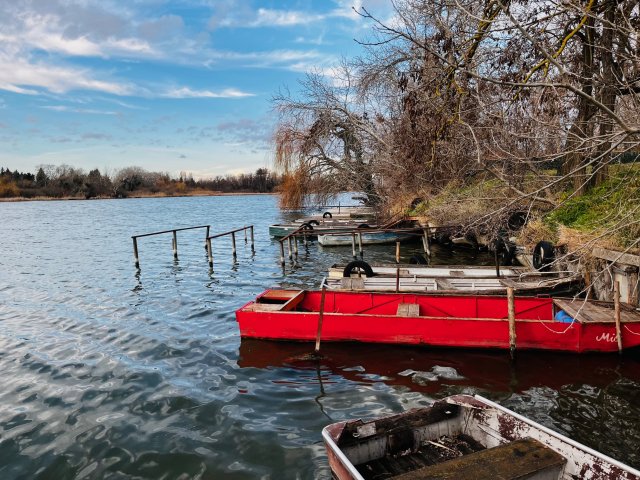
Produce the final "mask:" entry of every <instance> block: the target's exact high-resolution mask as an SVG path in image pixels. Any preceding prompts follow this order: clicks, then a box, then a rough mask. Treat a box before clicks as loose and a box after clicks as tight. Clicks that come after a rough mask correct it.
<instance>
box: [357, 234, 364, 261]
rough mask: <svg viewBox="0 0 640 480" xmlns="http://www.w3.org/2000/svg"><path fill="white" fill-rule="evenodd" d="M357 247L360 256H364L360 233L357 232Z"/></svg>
mask: <svg viewBox="0 0 640 480" xmlns="http://www.w3.org/2000/svg"><path fill="white" fill-rule="evenodd" d="M358 247H359V248H360V258H364V250H362V234H361V233H359V234H358Z"/></svg>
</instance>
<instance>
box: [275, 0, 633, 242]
mask: <svg viewBox="0 0 640 480" xmlns="http://www.w3.org/2000/svg"><path fill="white" fill-rule="evenodd" d="M394 7H395V15H394V16H393V18H392V19H390V20H389V19H380V18H376V17H375V16H374V15H373V14H371V13H370V12H369V11H367V10H365V9H364V8H363V9H360V10H359V11H358V13H359V14H360V15H361V16H362V17H363V18H364V19H365V20H367V21H369V22H370V24H371V26H372V33H371V35H370V36H369V37H368V38H364V39H361V40H360V43H361V44H362V45H363V46H364V49H365V54H364V55H363V56H361V57H359V58H354V59H347V60H345V61H344V62H343V64H342V66H341V67H340V68H339V69H336V70H335V71H334V72H333V74H332V75H331V76H327V75H320V74H314V73H312V74H309V75H308V76H307V77H306V79H305V81H304V82H303V83H302V85H301V87H302V88H301V91H300V93H299V94H295V95H294V94H292V93H290V92H289V91H281V92H278V93H277V94H276V95H275V96H274V106H275V109H276V111H277V112H278V113H279V123H278V128H277V132H276V137H275V140H276V147H275V159H276V164H277V165H278V166H279V167H280V168H282V169H283V171H284V172H285V173H286V175H287V178H286V179H285V181H284V184H283V190H284V192H285V194H284V195H283V196H282V200H283V203H284V204H285V205H286V206H298V205H299V204H301V203H302V202H304V199H305V198H306V197H305V195H306V194H308V193H316V194H319V195H320V196H322V195H325V196H326V195H332V194H335V193H336V192H338V191H344V190H348V191H361V192H363V193H364V194H365V195H366V197H367V201H368V203H370V204H373V205H377V206H379V207H380V208H381V209H383V210H386V211H388V212H396V213H398V212H407V213H414V214H420V215H423V216H424V217H426V218H427V219H428V220H429V221H431V222H432V223H433V224H435V225H440V226H441V225H450V226H455V227H457V228H458V230H459V231H460V232H461V233H463V234H464V233H466V234H471V235H478V236H479V235H482V236H485V237H488V238H493V239H495V238H497V237H499V236H507V235H508V236H513V235H516V234H518V235H520V236H521V238H522V241H525V242H531V241H534V242H535V241H538V240H542V239H543V238H540V237H541V236H547V235H551V236H553V237H554V238H553V240H556V241H559V242H562V241H565V240H566V242H567V244H569V243H570V242H569V241H568V240H567V239H569V238H578V237H580V238H581V239H582V240H583V241H587V242H588V243H589V242H591V243H589V245H592V244H595V243H597V242H604V243H606V244H608V245H615V246H616V247H618V248H621V249H624V250H630V249H631V250H633V249H637V248H638V247H640V201H638V187H639V178H640V168H639V165H640V164H638V163H637V162H638V160H639V158H640V42H639V40H640V39H639V38H638V37H639V33H638V32H639V31H640V11H639V9H640V7H638V3H637V2H635V1H630V0H621V1H617V2H611V1H608V0H585V1H568V2H560V3H558V2H542V3H541V2H519V1H518V2H516V1H509V0H483V1H480V2H478V1H470V0H469V1H455V2H454V1H449V0H433V1H429V2H426V1H421V0H398V1H396V2H394ZM522 220H524V222H526V223H527V225H528V226H527V227H526V228H525V230H524V231H520V227H521V226H522V223H523V221H522ZM518 232H519V233H518ZM585 238H586V239H587V240H585ZM544 239H545V240H546V239H547V238H544Z"/></svg>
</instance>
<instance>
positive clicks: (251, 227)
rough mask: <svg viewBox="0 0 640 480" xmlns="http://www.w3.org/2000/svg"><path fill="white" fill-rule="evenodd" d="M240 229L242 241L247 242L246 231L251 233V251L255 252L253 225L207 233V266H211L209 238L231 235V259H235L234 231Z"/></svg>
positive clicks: (211, 250)
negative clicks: (212, 233)
mask: <svg viewBox="0 0 640 480" xmlns="http://www.w3.org/2000/svg"><path fill="white" fill-rule="evenodd" d="M242 231H244V243H247V231H249V232H250V233H251V253H255V252H256V248H255V239H254V236H253V225H248V226H246V227H240V228H236V229H235V230H229V231H228V232H223V233H217V234H215V235H211V236H208V235H207V239H206V242H207V258H208V259H209V268H213V249H212V248H211V240H213V239H214V238H220V237H224V236H226V235H231V254H232V255H233V259H234V260H235V259H236V257H237V251H236V233H238V232H242Z"/></svg>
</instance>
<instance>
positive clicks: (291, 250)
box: [287, 237, 293, 260]
mask: <svg viewBox="0 0 640 480" xmlns="http://www.w3.org/2000/svg"><path fill="white" fill-rule="evenodd" d="M287 247H288V248H289V260H293V249H292V248H291V237H289V238H287Z"/></svg>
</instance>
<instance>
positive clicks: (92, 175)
mask: <svg viewBox="0 0 640 480" xmlns="http://www.w3.org/2000/svg"><path fill="white" fill-rule="evenodd" d="M281 181H282V179H281V177H280V176H279V175H277V174H274V173H272V172H270V171H269V170H267V169H264V168H260V169H258V170H256V172H255V173H246V174H245V173H242V174H238V175H225V176H217V177H213V178H205V179H199V180H194V178H193V175H191V174H188V173H184V172H183V173H181V174H180V176H179V177H178V178H173V177H172V176H171V175H169V174H168V173H166V172H149V171H147V170H144V169H142V168H140V167H127V168H123V169H121V170H117V171H115V172H114V173H113V174H109V173H108V172H100V170H98V169H94V170H91V171H89V172H88V173H87V172H85V171H84V170H82V169H79V168H74V167H71V166H68V165H57V166H54V165H42V166H40V167H39V168H38V170H37V172H36V173H35V174H34V173H24V172H19V171H17V170H15V171H13V172H12V171H11V170H9V169H5V168H4V167H2V168H0V198H5V199H6V198H14V199H15V198H18V199H19V198H23V199H47V198H83V199H88V198H126V197H140V196H183V195H212V194H220V193H271V192H273V191H274V190H275V189H276V187H277V186H278V185H279V184H280V183H281Z"/></svg>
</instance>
